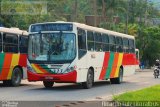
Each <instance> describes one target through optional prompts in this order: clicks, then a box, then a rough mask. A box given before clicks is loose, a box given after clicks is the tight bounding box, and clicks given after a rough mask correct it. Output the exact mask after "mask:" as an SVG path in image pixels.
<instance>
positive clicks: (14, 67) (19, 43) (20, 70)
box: [0, 27, 28, 86]
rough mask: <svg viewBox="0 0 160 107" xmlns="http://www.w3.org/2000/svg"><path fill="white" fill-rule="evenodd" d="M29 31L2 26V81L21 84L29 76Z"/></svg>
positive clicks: (0, 46) (0, 34)
mask: <svg viewBox="0 0 160 107" xmlns="http://www.w3.org/2000/svg"><path fill="white" fill-rule="evenodd" d="M27 46H28V32H27V31H24V30H20V29H19V28H4V27H0V81H3V84H4V85H11V86H19V85H20V83H21V79H25V78H27Z"/></svg>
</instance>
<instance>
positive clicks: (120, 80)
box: [110, 68, 123, 84]
mask: <svg viewBox="0 0 160 107" xmlns="http://www.w3.org/2000/svg"><path fill="white" fill-rule="evenodd" d="M122 81H123V69H122V68H119V76H118V77H117V78H110V82H111V84H120V83H121V82H122Z"/></svg>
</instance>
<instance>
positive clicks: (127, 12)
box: [125, 0, 130, 34]
mask: <svg viewBox="0 0 160 107" xmlns="http://www.w3.org/2000/svg"><path fill="white" fill-rule="evenodd" d="M129 1H130V0H128V2H127V11H126V31H125V33H126V34H128V16H129V15H128V14H129Z"/></svg>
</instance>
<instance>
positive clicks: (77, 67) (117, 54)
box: [27, 22, 136, 89]
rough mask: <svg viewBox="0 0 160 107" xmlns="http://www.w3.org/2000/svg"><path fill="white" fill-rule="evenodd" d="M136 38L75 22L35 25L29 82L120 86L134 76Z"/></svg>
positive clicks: (30, 36)
mask: <svg viewBox="0 0 160 107" xmlns="http://www.w3.org/2000/svg"><path fill="white" fill-rule="evenodd" d="M135 62H136V55H135V38H134V37H133V36H130V35H126V34H122V33H118V32H113V31H110V30H105V29H102V28H97V27H92V26H88V25H85V24H81V23H76V22H46V23H36V24H32V25H30V27H29V46H28V70H27V71H28V72H27V73H28V80H29V81H43V83H44V86H45V87H46V88H49V87H52V86H53V84H54V82H72V83H81V84H82V86H83V87H84V88H87V89H88V88H91V87H92V85H93V83H94V82H95V81H99V80H107V79H110V81H111V83H113V84H119V83H121V82H122V79H123V76H125V75H131V74H133V73H134V72H135V65H136V63H135Z"/></svg>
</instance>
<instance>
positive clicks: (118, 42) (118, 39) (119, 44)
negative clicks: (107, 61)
mask: <svg viewBox="0 0 160 107" xmlns="http://www.w3.org/2000/svg"><path fill="white" fill-rule="evenodd" d="M116 50H117V52H123V43H122V38H121V37H116Z"/></svg>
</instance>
